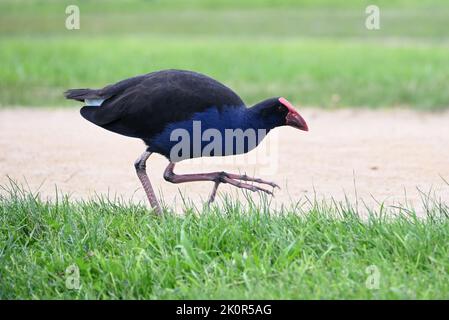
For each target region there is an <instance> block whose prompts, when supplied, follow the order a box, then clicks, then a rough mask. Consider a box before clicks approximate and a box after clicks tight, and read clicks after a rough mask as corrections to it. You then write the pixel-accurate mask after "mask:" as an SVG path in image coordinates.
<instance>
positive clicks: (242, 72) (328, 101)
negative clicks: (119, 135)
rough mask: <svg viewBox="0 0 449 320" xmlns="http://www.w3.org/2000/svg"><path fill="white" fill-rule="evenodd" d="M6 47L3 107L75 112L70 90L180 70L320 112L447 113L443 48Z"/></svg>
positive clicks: (0, 80) (46, 43)
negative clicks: (59, 107)
mask: <svg viewBox="0 0 449 320" xmlns="http://www.w3.org/2000/svg"><path fill="white" fill-rule="evenodd" d="M80 41H82V42H83V43H82V45H79V42H80ZM0 46H2V47H3V48H4V49H3V50H2V51H1V52H0V60H1V61H4V62H6V64H5V65H4V66H5V67H4V68H2V69H0V96H1V103H2V104H3V105H10V104H13V105H14V104H19V105H55V104H62V103H65V104H71V105H73V103H70V102H64V101H63V98H62V92H63V91H64V90H65V89H67V88H70V87H96V86H100V87H102V86H103V85H106V84H108V83H112V82H115V81H118V80H120V79H122V78H126V77H129V76H133V75H136V74H142V73H146V72H148V71H151V70H159V69H164V68H181V69H192V70H197V71H200V72H204V73H206V74H208V75H211V76H213V77H215V78H217V79H219V80H221V81H223V82H224V83H226V84H228V85H229V86H231V87H232V88H234V89H235V90H236V91H237V92H238V93H239V94H240V95H241V96H242V97H243V99H244V100H245V101H246V102H247V103H248V104H251V103H255V102H257V101H259V100H261V99H263V98H267V97H270V96H278V95H279V96H285V97H288V98H289V99H291V100H292V101H295V102H297V103H298V104H306V105H318V106H323V107H334V106H370V107H385V106H396V105H403V106H404V105H405V106H413V107H416V108H420V109H432V108H439V107H440V108H441V107H446V106H449V91H448V90H446V89H447V83H449V64H448V63H447V57H448V56H449V48H445V47H441V48H429V47H426V46H422V47H419V48H414V47H409V46H407V45H404V46H390V47H379V46H378V45H377V44H367V43H363V42H358V43H354V42H351V43H335V42H334V41H331V40H329V41H324V40H320V41H315V40H286V41H282V40H274V39H273V40H271V41H270V42H266V41H265V40H259V41H257V40H253V41H252V42H251V43H247V41H246V40H244V39H220V40H214V39H208V40H207V41H203V40H202V39H196V40H192V39H190V40H188V41H187V40H186V39H184V38H179V39H161V38H152V37H141V36H136V37H131V38H127V39H123V40H121V41H120V46H116V40H115V38H103V37H98V38H97V37H91V38H89V39H85V38H82V39H79V38H77V37H57V38H52V39H47V38H25V39H17V38H12V39H8V38H6V39H2V40H0ZM111 47H113V48H114V49H113V50H110V48H111ZM24 88H27V89H26V90H24Z"/></svg>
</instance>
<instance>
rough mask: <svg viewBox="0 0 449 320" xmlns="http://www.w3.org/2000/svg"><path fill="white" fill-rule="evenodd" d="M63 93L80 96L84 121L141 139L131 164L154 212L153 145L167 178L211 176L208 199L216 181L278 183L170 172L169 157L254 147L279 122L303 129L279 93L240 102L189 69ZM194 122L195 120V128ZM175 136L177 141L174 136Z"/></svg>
mask: <svg viewBox="0 0 449 320" xmlns="http://www.w3.org/2000/svg"><path fill="white" fill-rule="evenodd" d="M65 95H66V97H67V98H68V99H74V100H78V101H82V102H85V103H86V106H84V107H82V108H81V115H82V116H83V117H84V118H86V119H87V120H89V121H90V122H93V123H94V124H96V125H98V126H101V127H103V128H105V129H107V130H110V131H113V132H116V133H119V134H122V135H126V136H130V137H135V138H140V139H142V140H143V141H144V142H145V144H146V145H147V149H146V150H145V152H144V153H143V154H142V155H141V156H140V157H139V158H138V159H137V161H136V162H135V163H134V167H135V169H136V173H137V176H138V178H139V180H140V182H141V183H142V186H143V188H144V190H145V193H146V194H147V197H148V200H149V201H150V204H151V206H152V207H153V208H154V209H155V210H156V212H158V213H161V208H160V206H159V204H158V201H157V198H156V195H155V193H154V190H153V188H152V186H151V183H150V180H149V178H148V175H147V173H146V170H145V168H146V167H145V163H146V161H147V159H148V157H149V156H150V155H151V153H153V152H156V153H159V154H161V155H164V156H165V157H167V159H169V161H170V164H169V165H168V166H167V168H166V170H165V172H164V178H165V179H166V180H167V181H170V182H172V183H184V182H192V181H213V182H214V188H213V190H212V193H211V196H210V198H209V202H212V201H213V200H214V198H215V194H216V192H217V188H218V185H219V184H220V183H228V184H231V185H234V186H236V187H238V188H244V189H248V190H251V191H263V192H267V193H271V192H270V191H269V190H266V189H264V188H261V187H257V186H254V185H250V184H248V183H246V181H252V182H256V183H259V184H265V185H269V186H272V187H275V186H277V185H276V184H275V183H272V182H269V181H265V180H262V179H257V178H251V177H248V176H247V175H237V174H230V173H226V172H210V173H201V174H186V175H177V174H175V173H174V172H173V168H174V166H175V163H176V162H179V161H181V160H184V159H189V158H195V157H202V156H223V155H235V154H241V153H246V152H248V151H250V150H251V149H253V148H255V147H256V146H257V145H258V144H259V143H260V141H261V140H262V139H263V137H265V134H266V133H268V132H269V131H270V130H271V129H273V128H276V127H279V126H284V125H289V126H292V127H295V128H298V129H300V130H306V131H307V130H308V127H307V124H306V122H305V121H304V119H303V118H302V117H301V116H300V115H299V113H298V112H297V111H296V110H295V109H294V108H293V106H292V105H291V104H290V102H288V101H287V100H286V99H285V98H282V97H274V98H269V99H266V100H264V101H261V102H259V103H257V104H256V105H254V106H253V107H251V108H246V106H245V104H244V103H243V101H242V99H240V97H239V96H238V95H237V94H236V93H235V92H234V91H232V90H231V89H229V88H228V87H226V86H225V85H223V84H221V83H220V82H218V81H216V80H214V79H212V78H210V77H207V76H205V75H202V74H199V73H196V72H192V71H183V70H163V71H158V72H152V73H149V74H145V75H141V76H137V77H133V78H129V79H126V80H123V81H120V82H117V83H116V84H112V85H109V86H106V87H104V88H103V89H97V90H95V89H71V90H68V91H67V92H66V93H65ZM197 125H198V126H199V127H201V128H200V129H199V132H198V131H197V130H196V129H197V128H198V127H197ZM180 131H182V134H181V132H180ZM229 131H232V132H231V135H230V136H228V135H227V133H229ZM185 133H187V135H186V134H185ZM206 133H207V134H206ZM217 133H218V134H217ZM234 133H236V134H237V135H236V136H234ZM246 134H248V136H246ZM173 136H175V139H172V137H173ZM176 137H179V138H180V140H181V141H179V142H178V140H177V138H176ZM212 137H213V138H212ZM228 137H230V139H228ZM183 138H184V139H183ZM237 140H238V143H236V144H235V143H234V141H237ZM178 147H181V148H178ZM179 150H181V151H182V152H181V154H179V152H178V151H179Z"/></svg>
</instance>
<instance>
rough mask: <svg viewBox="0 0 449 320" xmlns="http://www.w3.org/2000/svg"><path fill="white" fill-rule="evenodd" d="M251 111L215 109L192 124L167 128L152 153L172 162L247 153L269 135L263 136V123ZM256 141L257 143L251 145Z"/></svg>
mask: <svg viewBox="0 0 449 320" xmlns="http://www.w3.org/2000/svg"><path fill="white" fill-rule="evenodd" d="M248 110H249V109H247V108H246V107H244V106H242V107H226V108H221V111H219V110H218V109H217V108H216V107H211V108H208V109H207V110H205V111H203V112H199V113H195V114H193V116H192V117H191V118H190V119H189V120H184V121H179V122H175V123H171V124H169V125H167V126H166V127H165V128H164V130H163V131H162V132H161V133H159V134H158V135H156V136H155V137H153V138H152V139H151V143H150V144H149V145H150V146H151V147H150V149H151V151H154V152H158V153H161V154H163V155H164V156H166V157H167V158H169V159H171V160H172V161H180V160H184V159H190V158H196V157H201V156H224V155H235V154H241V153H246V152H248V151H250V150H251V149H253V148H254V147H256V146H257V144H258V143H259V142H260V141H261V140H262V139H263V138H264V136H265V134H266V133H267V132H266V133H265V132H263V131H264V130H263V129H264V125H263V123H259V122H260V121H258V119H257V118H255V117H254V116H253V114H252V113H250V112H248ZM242 135H243V140H242ZM254 135H255V137H254ZM253 138H255V141H256V142H255V143H254V142H253V141H251V140H254V139H253ZM241 141H243V144H241V143H240V142H241ZM181 152H183V153H184V154H181ZM174 153H176V155H175V156H174ZM174 157H175V158H174Z"/></svg>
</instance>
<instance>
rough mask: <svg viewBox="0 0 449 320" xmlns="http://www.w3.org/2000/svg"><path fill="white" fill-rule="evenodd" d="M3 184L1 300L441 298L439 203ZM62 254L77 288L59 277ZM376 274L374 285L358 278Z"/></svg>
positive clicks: (444, 232)
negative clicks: (280, 200) (198, 206)
mask: <svg viewBox="0 0 449 320" xmlns="http://www.w3.org/2000/svg"><path fill="white" fill-rule="evenodd" d="M2 194H3V195H2V196H1V198H0V221H1V223H0V226H1V227H0V228H1V229H0V279H1V281H0V298H2V299H17V298H33V299H41V298H49V299H60V298H64V299H66V298H77V299H96V298H100V299H122V298H125V299H142V298H149V299H177V298H186V299H196V298H202V299H211V298H224V299H236V298H258V299H269V298H273V299H276V298H286V299H309V298H319V299H321V298H330V299H337V298H350V299H352V298H367V299H390V298H393V299H397V298H406V299H408V298H418V299H426V298H438V299H447V298H449V276H448V274H447V273H448V270H449V260H448V259H447V257H448V254H449V245H448V242H447V239H448V237H449V221H448V220H447V215H448V214H449V209H448V207H447V206H446V205H444V204H438V205H437V204H434V205H433V206H432V207H428V208H427V209H428V215H427V217H426V218H424V219H417V218H416V216H415V215H414V214H413V211H408V210H405V211H403V212H404V214H400V215H396V216H395V217H391V216H390V215H388V214H387V212H386V211H385V209H383V208H380V209H379V211H378V212H377V213H376V214H374V213H373V214H372V215H371V216H370V217H369V218H368V219H366V220H362V219H361V218H359V217H358V215H357V213H356V210H355V209H354V208H351V206H350V205H349V204H345V205H341V204H335V203H334V204H332V205H331V204H329V205H326V204H319V203H312V204H311V206H310V207H309V209H307V210H303V209H301V207H300V206H299V207H298V206H297V207H296V209H293V208H292V209H289V210H287V209H285V210H283V211H282V212H277V213H276V214H274V213H273V212H271V211H270V210H269V209H268V207H267V206H264V205H262V206H255V205H254V204H251V203H250V205H249V207H248V208H247V209H244V208H242V207H241V206H240V205H239V204H238V203H233V202H232V201H231V200H229V199H228V200H226V201H225V203H224V204H223V205H222V206H221V207H214V208H211V209H204V210H201V212H196V211H194V210H187V211H186V213H185V215H182V216H180V215H176V214H174V213H172V212H170V211H167V212H166V213H165V215H164V216H163V217H154V216H152V215H151V214H150V212H149V211H148V210H147V209H145V208H144V207H142V206H136V205H131V204H124V203H120V202H117V201H115V202H110V201H108V200H106V199H102V198H100V199H97V200H95V201H88V202H72V201H69V200H68V199H67V198H63V199H62V200H59V201H57V202H54V203H50V202H46V201H42V200H40V199H39V198H38V197H37V196H36V195H32V194H30V193H24V192H23V191H21V190H19V189H17V188H13V189H7V190H6V191H5V192H3V193H2ZM405 213H406V214H405ZM73 265H76V266H77V267H78V268H79V271H80V289H79V290H71V289H68V288H67V287H66V285H65V283H66V279H67V276H70V275H67V274H65V272H66V269H67V268H68V267H69V266H73ZM377 274H378V275H379V278H378V279H379V282H378V283H379V287H378V289H373V287H371V286H370V285H368V286H367V285H366V281H368V282H369V283H374V284H375V283H376V282H375V280H374V282H371V280H372V279H373V278H372V277H377ZM370 276H371V278H370ZM374 286H375V285H374Z"/></svg>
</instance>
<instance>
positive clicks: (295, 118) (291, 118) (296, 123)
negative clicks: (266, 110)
mask: <svg viewBox="0 0 449 320" xmlns="http://www.w3.org/2000/svg"><path fill="white" fill-rule="evenodd" d="M279 102H280V103H282V104H283V105H284V106H286V107H287V109H288V114H287V116H286V117H285V121H286V124H287V125H288V126H291V127H294V128H297V129H299V130H303V131H309V127H308V126H307V123H306V121H305V120H304V118H303V117H301V115H300V114H299V113H298V112H297V111H296V110H295V108H294V107H293V105H292V104H291V103H290V102H288V101H287V99H285V98H279Z"/></svg>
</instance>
